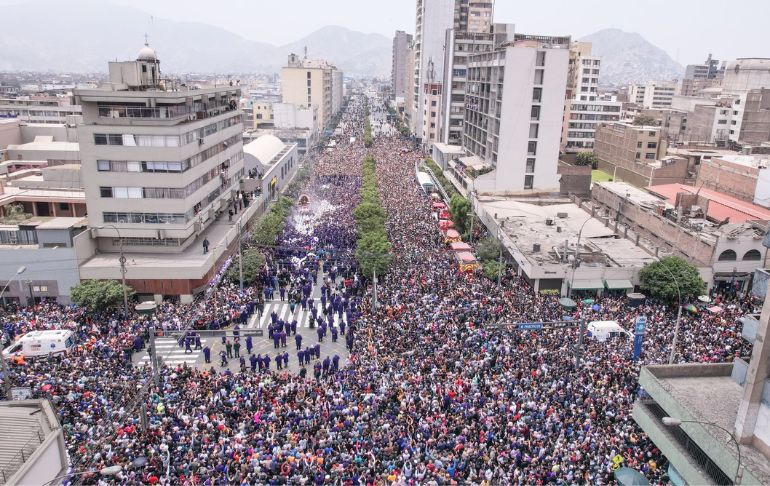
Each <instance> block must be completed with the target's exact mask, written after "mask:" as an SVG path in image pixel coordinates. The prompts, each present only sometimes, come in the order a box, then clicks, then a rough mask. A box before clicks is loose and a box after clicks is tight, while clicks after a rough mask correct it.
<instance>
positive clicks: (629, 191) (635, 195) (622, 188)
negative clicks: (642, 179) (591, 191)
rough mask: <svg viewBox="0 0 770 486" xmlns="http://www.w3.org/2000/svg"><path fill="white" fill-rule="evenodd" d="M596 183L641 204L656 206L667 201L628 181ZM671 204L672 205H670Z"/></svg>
mask: <svg viewBox="0 0 770 486" xmlns="http://www.w3.org/2000/svg"><path fill="white" fill-rule="evenodd" d="M595 184H597V185H599V186H601V187H603V188H605V189H607V190H608V191H610V192H612V193H614V194H617V195H618V196H620V197H624V198H626V199H629V200H631V201H632V202H635V203H637V204H638V205H640V206H650V205H652V206H654V205H655V204H658V203H665V200H664V199H662V198H660V197H658V196H653V195H652V194H650V193H649V192H647V191H644V190H642V189H639V188H638V187H636V186H632V185H631V184H628V183H627V182H620V181H612V182H595ZM669 206H670V205H669Z"/></svg>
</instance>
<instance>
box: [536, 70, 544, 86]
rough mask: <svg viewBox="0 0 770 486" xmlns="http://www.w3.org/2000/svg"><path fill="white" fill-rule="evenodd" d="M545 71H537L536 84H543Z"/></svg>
mask: <svg viewBox="0 0 770 486" xmlns="http://www.w3.org/2000/svg"><path fill="white" fill-rule="evenodd" d="M544 73H545V70H544V69H535V84H543V74H544Z"/></svg>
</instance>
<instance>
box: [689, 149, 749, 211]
mask: <svg viewBox="0 0 770 486" xmlns="http://www.w3.org/2000/svg"><path fill="white" fill-rule="evenodd" d="M758 173H759V171H758V170H757V169H755V168H754V167H749V166H745V165H741V164H734V163H731V162H727V161H725V160H722V159H719V158H716V157H715V158H712V159H711V160H706V159H704V160H702V161H701V164H700V169H699V170H698V178H697V179H696V181H695V185H696V186H697V187H700V186H701V185H703V187H705V188H707V189H713V190H715V191H719V192H722V193H724V194H727V195H730V196H733V197H737V198H738V199H742V200H744V201H748V202H753V201H754V192H755V191H756V188H757V175H758Z"/></svg>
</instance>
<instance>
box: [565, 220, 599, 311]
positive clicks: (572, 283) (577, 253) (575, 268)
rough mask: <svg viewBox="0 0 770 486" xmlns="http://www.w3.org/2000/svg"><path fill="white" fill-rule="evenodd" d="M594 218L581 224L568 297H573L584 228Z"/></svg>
mask: <svg viewBox="0 0 770 486" xmlns="http://www.w3.org/2000/svg"><path fill="white" fill-rule="evenodd" d="M592 219H594V217H593V216H591V217H589V218H588V219H587V220H585V221H583V224H582V225H580V231H578V239H577V244H576V245H575V261H574V262H572V278H571V279H570V281H569V288H568V289H567V297H572V286H573V285H574V284H575V272H576V271H577V266H578V257H579V255H580V238H581V237H582V236H583V228H585V226H586V224H587V223H588V222H589V221H591V220H592Z"/></svg>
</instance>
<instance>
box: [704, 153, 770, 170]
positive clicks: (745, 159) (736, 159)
mask: <svg viewBox="0 0 770 486" xmlns="http://www.w3.org/2000/svg"><path fill="white" fill-rule="evenodd" d="M713 158H714V159H719V160H723V161H725V162H729V163H731V164H735V165H743V166H745V167H753V168H755V169H757V168H760V169H761V168H767V166H768V164H769V163H770V155H766V154H763V155H720V156H718V157H713Z"/></svg>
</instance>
